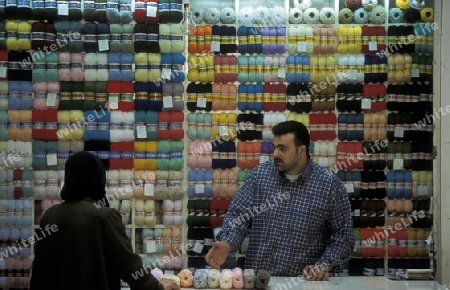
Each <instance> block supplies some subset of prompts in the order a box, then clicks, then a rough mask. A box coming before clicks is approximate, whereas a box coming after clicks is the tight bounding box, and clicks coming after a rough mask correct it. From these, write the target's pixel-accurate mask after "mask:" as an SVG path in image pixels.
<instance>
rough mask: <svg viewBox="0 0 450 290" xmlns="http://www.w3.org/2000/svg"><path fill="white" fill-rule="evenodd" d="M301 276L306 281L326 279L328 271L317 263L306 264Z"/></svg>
mask: <svg viewBox="0 0 450 290" xmlns="http://www.w3.org/2000/svg"><path fill="white" fill-rule="evenodd" d="M302 274H303V276H305V278H306V280H308V281H327V280H328V271H327V269H326V268H323V267H321V266H319V265H308V266H306V267H305V268H304V269H303V273H302Z"/></svg>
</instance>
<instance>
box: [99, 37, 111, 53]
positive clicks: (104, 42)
mask: <svg viewBox="0 0 450 290" xmlns="http://www.w3.org/2000/svg"><path fill="white" fill-rule="evenodd" d="M108 50H109V40H108V39H100V40H99V41H98V51H108Z"/></svg>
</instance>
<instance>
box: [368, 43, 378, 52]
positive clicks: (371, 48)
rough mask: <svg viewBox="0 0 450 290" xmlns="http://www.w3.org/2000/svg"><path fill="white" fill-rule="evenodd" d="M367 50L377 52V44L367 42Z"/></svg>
mask: <svg viewBox="0 0 450 290" xmlns="http://www.w3.org/2000/svg"><path fill="white" fill-rule="evenodd" d="M369 50H370V51H377V50H378V43H377V42H376V41H369Z"/></svg>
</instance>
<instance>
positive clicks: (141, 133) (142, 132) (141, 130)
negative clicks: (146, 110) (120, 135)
mask: <svg viewBox="0 0 450 290" xmlns="http://www.w3.org/2000/svg"><path fill="white" fill-rule="evenodd" d="M136 132H137V137H138V138H147V128H146V127H145V126H143V125H139V126H136Z"/></svg>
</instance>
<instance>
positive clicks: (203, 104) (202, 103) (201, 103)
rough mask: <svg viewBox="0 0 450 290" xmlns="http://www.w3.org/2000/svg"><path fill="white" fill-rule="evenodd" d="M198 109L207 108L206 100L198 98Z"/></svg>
mask: <svg viewBox="0 0 450 290" xmlns="http://www.w3.org/2000/svg"><path fill="white" fill-rule="evenodd" d="M197 107H199V108H206V98H198V99H197Z"/></svg>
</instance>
